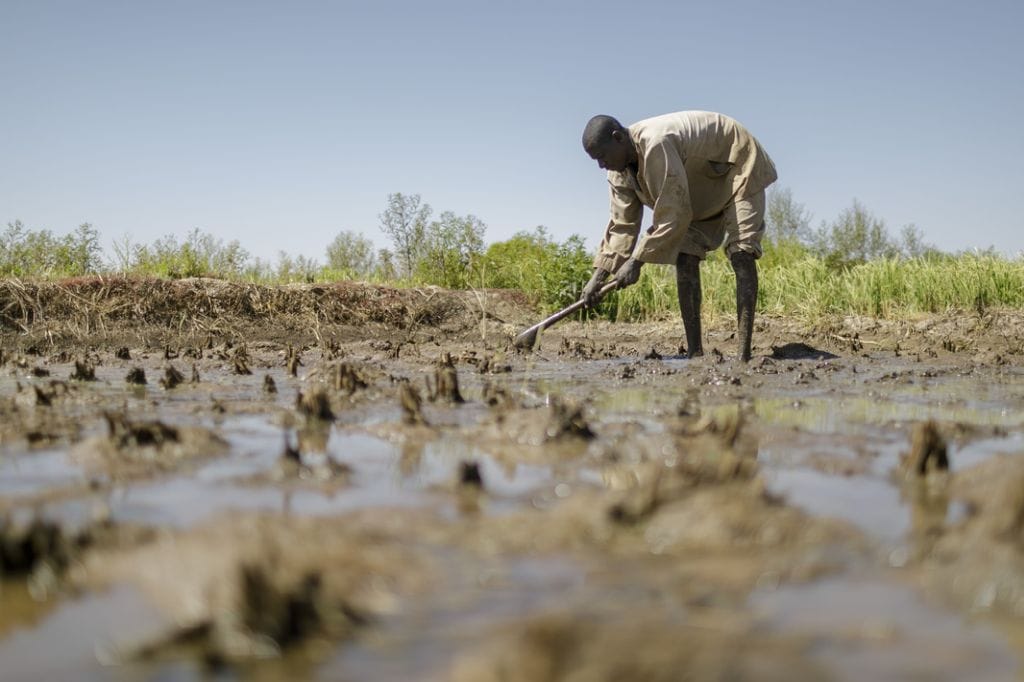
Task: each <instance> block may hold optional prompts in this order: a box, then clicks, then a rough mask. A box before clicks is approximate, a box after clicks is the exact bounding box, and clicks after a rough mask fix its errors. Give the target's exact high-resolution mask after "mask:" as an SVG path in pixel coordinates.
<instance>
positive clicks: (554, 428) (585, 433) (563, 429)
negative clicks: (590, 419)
mask: <svg viewBox="0 0 1024 682" xmlns="http://www.w3.org/2000/svg"><path fill="white" fill-rule="evenodd" d="M544 436H545V438H546V439H547V440H549V441H551V440H561V439H573V438H579V439H583V440H590V439H591V438H593V437H594V432H593V431H592V430H591V428H590V424H588V423H587V420H586V418H585V417H584V416H583V405H581V404H579V403H577V402H575V401H572V400H566V399H562V398H552V399H551V405H550V410H549V412H548V422H547V427H546V428H545V429H544Z"/></svg>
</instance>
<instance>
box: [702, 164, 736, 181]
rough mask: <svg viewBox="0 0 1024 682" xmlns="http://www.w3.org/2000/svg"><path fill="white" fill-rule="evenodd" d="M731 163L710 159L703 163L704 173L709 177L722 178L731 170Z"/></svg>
mask: <svg viewBox="0 0 1024 682" xmlns="http://www.w3.org/2000/svg"><path fill="white" fill-rule="evenodd" d="M732 166H733V164H731V163H729V162H728V161H711V160H708V162H707V163H706V164H705V165H704V175H706V176H708V177H709V178H724V177H725V176H726V175H728V174H729V171H731V170H732Z"/></svg>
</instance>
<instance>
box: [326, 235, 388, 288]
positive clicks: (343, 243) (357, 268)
mask: <svg viewBox="0 0 1024 682" xmlns="http://www.w3.org/2000/svg"><path fill="white" fill-rule="evenodd" d="M327 266H328V267H329V268H331V269H332V270H338V271H341V272H344V273H346V274H348V275H349V276H353V277H367V276H369V275H370V274H371V273H372V272H373V271H374V269H375V268H376V266H377V257H376V254H375V252H374V246H373V242H371V241H370V240H369V239H367V238H366V237H364V236H363V235H362V233H359V232H350V231H348V230H344V231H342V232H339V233H338V236H337V237H335V238H334V241H332V242H331V243H330V244H329V245H328V246H327Z"/></svg>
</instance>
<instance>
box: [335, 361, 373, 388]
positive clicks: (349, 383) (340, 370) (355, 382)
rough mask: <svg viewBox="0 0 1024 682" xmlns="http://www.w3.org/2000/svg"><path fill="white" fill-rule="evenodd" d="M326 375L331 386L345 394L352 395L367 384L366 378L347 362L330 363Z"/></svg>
mask: <svg viewBox="0 0 1024 682" xmlns="http://www.w3.org/2000/svg"><path fill="white" fill-rule="evenodd" d="M328 376H329V377H330V384H331V387H332V388H333V389H334V390H335V391H340V392H342V393H344V394H345V395H349V396H350V395H354V394H355V392H356V391H359V390H362V389H364V388H366V387H367V386H368V383H367V381H366V379H364V378H363V377H362V376H361V375H360V374H359V372H358V371H357V370H356V368H355V367H353V366H352V365H350V364H349V363H347V362H340V363H337V364H335V365H332V366H331V368H330V370H329V374H328Z"/></svg>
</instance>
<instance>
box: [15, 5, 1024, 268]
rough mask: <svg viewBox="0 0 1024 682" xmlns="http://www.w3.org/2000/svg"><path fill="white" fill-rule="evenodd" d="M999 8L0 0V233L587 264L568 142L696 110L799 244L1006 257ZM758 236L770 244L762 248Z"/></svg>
mask: <svg viewBox="0 0 1024 682" xmlns="http://www.w3.org/2000/svg"><path fill="white" fill-rule="evenodd" d="M1022 30H1024V2H1021V1H1020V0H1012V1H1007V2H1002V1H998V0H978V1H976V2H951V1H942V0H935V1H924V0H920V1H916V0H915V1H907V2H899V1H898V0H890V1H889V2H883V1H875V0H860V1H858V2H810V1H808V2H795V1H792V2H790V1H785V0H777V1H773V2H765V1H764V0H760V1H746V0H735V1H733V2H729V3H722V2H713V1H710V0H709V1H706V2H700V3H695V2H684V1H682V0H676V1H668V2H660V1H655V2H646V3H626V2H618V3H607V2H599V1H596V0H592V1H588V2H557V1H556V0H548V1H547V2H513V1H508V2H504V3H498V2H486V1H484V0H475V1H472V2H446V1H444V0H432V1H422V2H411V1H410V2H388V1H386V0H379V1H377V2H341V1H337V2H304V1H297V2H287V3H286V2H254V1H247V2H231V1H226V0H216V1H214V0H206V1H203V2H191V1H180V2H179V1H175V2H162V1H161V2H158V1H156V0H153V1H143V0H131V1H109V2H104V1H101V0H95V1H90V2H83V1H82V0H74V1H62V2H50V1H47V0H32V1H24V2H23V1H20V0H0V88H2V90H0V91H2V96H3V104H2V106H0V224H3V223H7V222H9V221H13V220H16V219H20V220H21V221H23V222H24V223H25V224H26V226H27V227H30V228H33V229H44V228H45V229H50V230H53V231H54V232H57V233H65V232H68V231H70V230H72V229H74V228H75V227H76V226H77V225H78V224H80V223H82V222H91V223H93V224H94V225H95V226H96V227H97V228H98V229H99V230H100V232H101V233H102V235H103V237H104V246H105V247H107V252H108V254H110V249H109V242H110V241H112V240H113V239H119V238H121V237H123V236H124V235H131V236H132V237H133V238H134V239H135V241H137V242H149V241H152V240H153V239H156V238H158V237H160V236H162V235H166V234H175V235H178V236H179V237H184V236H185V235H186V234H187V233H188V231H189V230H190V229H192V228H196V227H198V228H201V229H203V230H205V231H208V232H211V233H213V234H215V235H217V236H218V237H221V238H222V239H224V240H225V241H227V240H232V239H238V240H239V241H240V242H241V243H242V245H243V246H244V247H246V248H247V249H248V250H249V251H250V252H251V253H252V254H253V255H255V256H258V257H261V258H264V259H275V258H276V254H277V252H278V251H281V250H284V251H287V252H288V253H290V254H292V255H297V254H303V255H306V256H309V257H313V258H317V259H320V260H321V261H323V259H324V251H325V248H326V246H327V244H328V243H329V242H330V241H331V239H332V238H333V237H334V236H335V235H336V234H337V233H338V232H339V231H340V230H344V229H347V230H355V231H361V232H363V233H364V234H366V235H367V236H369V237H371V238H373V239H374V241H375V242H377V243H378V245H380V246H385V245H387V240H386V239H385V238H384V237H383V236H382V235H381V234H380V233H379V230H378V221H377V216H378V214H379V213H380V212H381V211H382V210H383V208H384V206H385V200H386V197H387V195H388V194H389V193H392V192H403V193H407V194H417V193H418V194H420V195H421V196H422V197H423V199H424V201H426V202H428V203H430V204H431V205H432V206H433V207H434V209H435V212H439V211H442V210H452V211H455V212H456V213H458V214H468V213H472V214H474V215H476V216H477V217H479V218H480V219H482V220H483V221H484V222H485V223H486V224H487V225H488V231H487V235H486V237H487V240H488V241H497V240H501V239H506V238H508V237H509V236H511V235H512V234H513V233H514V232H516V231H518V230H521V229H529V228H532V227H534V226H536V225H539V224H543V225H546V226H547V227H548V228H549V229H550V230H551V232H552V233H553V234H554V235H555V236H556V237H558V238H559V239H563V238H565V237H568V236H569V235H570V234H572V233H579V234H582V235H584V236H585V237H586V239H587V243H588V245H590V246H591V247H594V246H596V245H597V243H598V240H599V237H600V234H601V231H602V230H603V228H604V224H605V221H606V216H607V189H606V183H605V179H604V174H603V172H602V171H600V170H599V169H598V168H597V165H596V164H595V163H593V162H592V161H591V160H590V159H589V158H588V157H587V156H586V154H585V153H584V152H583V150H582V148H581V146H580V141H579V140H580V133H581V131H582V128H583V125H584V124H585V123H586V121H587V119H588V118H589V117H590V116H591V115H593V114H597V113H607V114H611V115H614V116H616V117H618V118H619V119H620V120H622V121H623V122H624V123H631V122H633V121H635V120H638V119H641V118H646V117H648V116H653V115H657V114H661V113H666V112H670V111H676V110H680V109H709V110H714V111H721V112H723V113H727V114H729V115H731V116H733V117H735V118H737V119H738V120H740V121H741V122H742V123H744V124H745V125H746V126H747V127H748V128H749V129H750V130H751V131H752V132H753V133H754V134H755V135H756V136H757V137H758V138H759V139H760V140H761V142H762V144H763V145H764V146H765V148H766V149H767V150H768V151H769V153H770V154H771V155H772V157H773V158H774V160H775V162H776V166H777V167H778V169H779V175H780V180H779V185H780V186H783V187H788V188H789V189H791V190H792V192H793V195H794V198H795V199H796V200H797V201H799V202H801V203H803V204H804V205H805V206H806V208H807V209H808V210H809V211H810V212H811V213H812V214H813V224H814V225H815V226H816V225H817V224H818V223H819V222H820V221H822V220H831V219H833V218H835V217H836V216H837V215H838V214H839V212H840V211H841V210H842V209H844V208H846V207H848V206H849V205H850V204H851V203H852V201H853V199H854V198H856V199H859V200H860V201H861V202H862V203H863V204H864V205H865V206H866V207H867V208H868V209H869V210H871V211H872V212H873V213H874V214H875V215H877V216H878V217H881V218H883V219H884V220H885V221H886V223H887V225H888V226H889V228H890V230H892V231H893V232H894V233H895V232H897V231H898V230H899V228H900V227H901V226H903V225H904V224H907V223H915V224H916V225H917V226H918V227H919V228H921V230H923V232H924V234H925V238H926V240H927V241H929V242H931V243H933V244H935V245H937V246H939V247H940V248H943V249H946V250H960V249H969V248H975V247H977V248H984V247H988V246H995V247H996V248H997V249H999V250H1001V251H1003V252H1005V253H1007V254H1010V255H1016V254H1019V253H1020V252H1021V251H1022V250H1024V218H1022V215H1024V214H1022V211H1021V209H1020V197H1021V196H1022V194H1024V167H1022V159H1024V133H1022V125H1024V39H1022V38H1021V31H1022ZM769 229H770V228H769Z"/></svg>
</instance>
